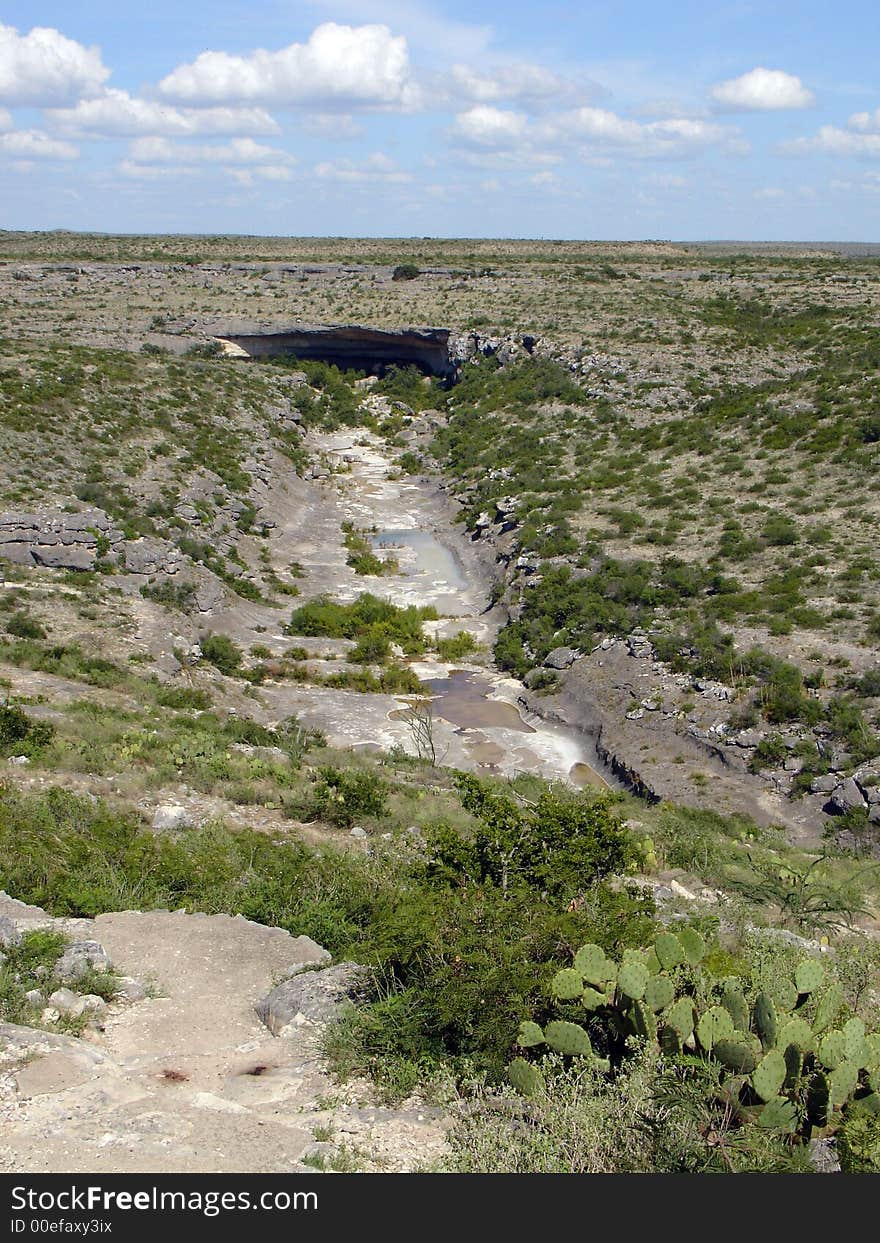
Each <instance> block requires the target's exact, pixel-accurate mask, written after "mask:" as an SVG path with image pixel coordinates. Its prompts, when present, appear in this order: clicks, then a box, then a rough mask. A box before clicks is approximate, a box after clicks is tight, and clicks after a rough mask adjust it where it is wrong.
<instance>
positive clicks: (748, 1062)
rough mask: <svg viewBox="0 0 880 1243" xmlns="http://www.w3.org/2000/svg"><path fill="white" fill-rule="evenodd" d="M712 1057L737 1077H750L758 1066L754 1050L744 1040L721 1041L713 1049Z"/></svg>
mask: <svg viewBox="0 0 880 1243" xmlns="http://www.w3.org/2000/svg"><path fill="white" fill-rule="evenodd" d="M712 1056H713V1057H714V1058H715V1059H716V1061H719V1062H720V1063H721V1065H722V1066H723V1067H724V1068H725V1070H732V1071H733V1072H734V1073H735V1074H737V1075H750V1074H751V1073H752V1071H753V1070H754V1069H755V1067H756V1066H757V1064H758V1059H757V1057H756V1056H755V1052H754V1050H753V1049H751V1048H750V1047H749V1045H747V1044H746V1042H745V1041H744V1040H737V1039H735V1038H734V1039H733V1040H719V1041H718V1042H717V1044H716V1045H715V1046H714V1047H713V1049H712Z"/></svg>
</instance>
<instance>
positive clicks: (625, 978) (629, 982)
mask: <svg viewBox="0 0 880 1243" xmlns="http://www.w3.org/2000/svg"><path fill="white" fill-rule="evenodd" d="M649 978H650V973H649V971H648V968H647V967H646V966H644V965H643V964H642V963H640V962H628V963H625V964H624V966H622V967H621V968H620V970H619V971H618V973H617V987H618V989H619V990H620V992H621V993H622V994H623V996H624V997H629V999H630V1000H631V1001H639V1000H641V998H642V997H644V995H645V988H646V987H647V984H648V979H649Z"/></svg>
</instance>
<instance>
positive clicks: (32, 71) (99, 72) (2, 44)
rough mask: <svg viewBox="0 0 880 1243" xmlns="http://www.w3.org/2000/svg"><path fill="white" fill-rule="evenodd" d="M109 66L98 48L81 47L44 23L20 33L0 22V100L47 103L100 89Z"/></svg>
mask: <svg viewBox="0 0 880 1243" xmlns="http://www.w3.org/2000/svg"><path fill="white" fill-rule="evenodd" d="M109 76H110V70H109V69H108V68H107V67H106V66H105V65H104V64H103V62H102V60H101V53H100V50H99V49H98V48H96V47H84V46H83V45H82V44H81V43H76V42H75V41H74V40H73V39H68V38H66V37H65V36H64V35H63V34H61V33H60V32H59V31H57V30H53V29H52V28H51V27H47V26H35V27H34V28H33V30H31V31H30V32H29V33H28V34H26V35H20V34H19V33H18V31H17V30H16V28H15V27H14V26H4V25H2V24H0V100H2V101H3V102H4V103H8V104H20V105H34V106H36V107H49V106H51V105H52V104H67V103H72V102H73V101H74V100H76V99H79V98H80V97H81V96H83V95H90V94H93V93H94V92H95V91H98V90H100V88H101V86H102V84H103V83H104V82H105V81H106V80H107V78H109Z"/></svg>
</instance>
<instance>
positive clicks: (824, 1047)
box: [819, 1031, 846, 1070]
mask: <svg viewBox="0 0 880 1243" xmlns="http://www.w3.org/2000/svg"><path fill="white" fill-rule="evenodd" d="M819 1060H820V1062H821V1063H822V1065H823V1066H825V1067H827V1069H828V1070H834V1067H835V1066H839V1065H840V1063H841V1062H844V1061H846V1036H844V1034H843V1032H841V1031H833V1032H829V1033H828V1034H827V1036H824V1037H823V1038H822V1042H821V1044H820V1045H819Z"/></svg>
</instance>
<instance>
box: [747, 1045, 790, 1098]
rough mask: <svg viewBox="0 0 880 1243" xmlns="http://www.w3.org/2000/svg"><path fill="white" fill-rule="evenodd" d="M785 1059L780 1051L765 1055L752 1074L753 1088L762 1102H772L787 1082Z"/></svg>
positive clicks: (771, 1051) (776, 1050) (775, 1050)
mask: <svg viewBox="0 0 880 1243" xmlns="http://www.w3.org/2000/svg"><path fill="white" fill-rule="evenodd" d="M785 1075H786V1065H785V1058H784V1057H783V1055H782V1054H781V1053H780V1052H779V1050H778V1049H771V1050H770V1052H769V1053H765V1054H764V1056H763V1057H762V1058H761V1060H760V1062H759V1063H758V1065H757V1066H756V1067H755V1070H754V1072H753V1074H752V1087H753V1088H754V1089H755V1092H756V1093H757V1094H758V1096H760V1098H761V1100H762V1101H772V1100H773V1098H774V1097H775V1096H778V1095H779V1091H780V1089H781V1087H782V1085H783V1083H784V1082H785Z"/></svg>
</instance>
